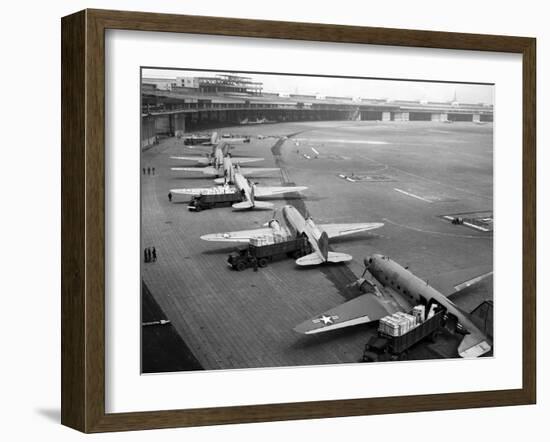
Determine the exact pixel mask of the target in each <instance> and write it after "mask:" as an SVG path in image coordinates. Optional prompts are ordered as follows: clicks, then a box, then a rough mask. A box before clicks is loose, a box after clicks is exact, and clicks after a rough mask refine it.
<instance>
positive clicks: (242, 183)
mask: <svg viewBox="0 0 550 442" xmlns="http://www.w3.org/2000/svg"><path fill="white" fill-rule="evenodd" d="M234 181H235V189H237V190H238V191H239V192H241V194H242V196H243V200H244V201H241V202H239V203H235V204H233V206H232V207H233V208H234V209H254V208H256V209H270V208H272V207H273V203H270V202H267V201H256V198H262V197H266V196H274V195H280V194H284V193H292V192H300V191H302V190H305V189H307V187H305V186H293V187H281V186H262V187H258V186H256V184H255V183H252V182H250V181H249V180H248V179H246V178H245V177H244V176H243V175H242V173H241V171H240V168H238V169H237V170H236V171H235V173H234ZM209 190H210V189H171V190H170V192H171V193H172V194H176V195H178V194H179V195H201V194H204V193H207V192H208V191H209Z"/></svg>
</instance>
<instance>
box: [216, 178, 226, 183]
mask: <svg viewBox="0 0 550 442" xmlns="http://www.w3.org/2000/svg"><path fill="white" fill-rule="evenodd" d="M226 180H227V178H226V177H223V178H215V179H214V182H215V183H216V184H225V182H226Z"/></svg>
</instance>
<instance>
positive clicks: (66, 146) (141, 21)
mask: <svg viewBox="0 0 550 442" xmlns="http://www.w3.org/2000/svg"><path fill="white" fill-rule="evenodd" d="M107 29H122V30H139V31H162V32H175V33H195V34H211V35H222V36H240V37H261V38H275V39H291V40H304V41H308V40H309V41H323V42H342V43H359V44H375V45H390V46H405V47H418V48H440V49H458V50H475V51H494V52H505V53H517V54H521V55H522V57H523V58H522V63H523V91H522V94H523V294H522V297H523V360H522V366H523V385H522V387H521V388H518V389H514V390H498V391H476V392H468V393H448V394H433V395H432V394H430V395H417V396H401V397H381V398H365V399H348V400H331V401H317V402H300V403H283V404H271V405H252V406H231V407H220V408H202V409H188V410H185V409H183V410H170V411H147V412H135V413H115V414H108V413H106V412H105V327H104V325H105V298H104V295H105V269H104V262H105V261H104V260H105V160H104V158H105V143H104V140H105V79H104V72H105V30H107ZM535 56H536V41H535V39H533V38H525V37H511V36H496V35H474V34H458V33H447V32H431V31H417V30H405V29H384V28H367V27H355V26H340V25H326V24H311V23H293V22H275V21H261V20H240V19H230V18H215V17H198V16H185V15H168V14H152V13H141V12H122V11H106V10H84V11H81V12H78V13H75V14H73V15H70V16H67V17H64V18H63V19H62V275H61V276H62V306H61V312H62V315H61V316H62V339H61V344H62V410H61V420H62V423H63V424H64V425H67V426H69V427H72V428H75V429H78V430H80V431H83V432H104V431H123V430H141V429H152V428H169V427H184V426H198V425H216V424H230V423H244V422H262V421H281V420H290V419H312V418H326V417H338V416H357V415H369V414H384V413H403V412H413V411H431V410H447V409H461V408H473V407H489V406H491V407H492V406H506V405H521V404H533V403H535V400H536V304H535V287H536V285H535V284H536V273H535V272H536V152H535V146H536V138H535V137H536V135H535V134H536V98H535V88H536V71H535Z"/></svg>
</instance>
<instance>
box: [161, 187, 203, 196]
mask: <svg viewBox="0 0 550 442" xmlns="http://www.w3.org/2000/svg"><path fill="white" fill-rule="evenodd" d="M211 192H212V187H203V188H195V189H170V193H172V194H174V195H203V194H207V193H211Z"/></svg>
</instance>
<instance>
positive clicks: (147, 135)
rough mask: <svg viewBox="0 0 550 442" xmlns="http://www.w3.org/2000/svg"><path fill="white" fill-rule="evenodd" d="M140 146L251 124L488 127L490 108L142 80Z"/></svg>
mask: <svg viewBox="0 0 550 442" xmlns="http://www.w3.org/2000/svg"><path fill="white" fill-rule="evenodd" d="M141 120H142V137H141V138H142V140H141V142H142V147H147V146H149V145H151V144H153V143H154V142H156V141H157V140H158V138H159V137H163V136H182V135H183V134H184V133H186V132H192V131H196V130H204V129H210V128H216V127H223V126H235V125H239V124H248V123H254V122H289V121H330V120H333V121H334V120H356V121H360V120H378V121H439V122H447V121H470V122H474V123H481V122H492V121H493V105H490V104H484V103H460V102H458V101H457V99H456V96H455V98H454V99H453V100H452V101H450V102H432V101H412V100H386V99H369V98H355V97H338V96H322V95H304V94H288V93H279V92H265V91H264V90H263V84H262V83H261V82H256V81H253V80H252V78H250V77H246V76H240V75H233V74H218V75H215V76H212V77H175V78H171V79H170V78H143V79H142V88H141Z"/></svg>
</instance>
